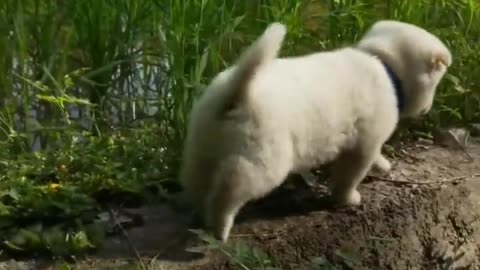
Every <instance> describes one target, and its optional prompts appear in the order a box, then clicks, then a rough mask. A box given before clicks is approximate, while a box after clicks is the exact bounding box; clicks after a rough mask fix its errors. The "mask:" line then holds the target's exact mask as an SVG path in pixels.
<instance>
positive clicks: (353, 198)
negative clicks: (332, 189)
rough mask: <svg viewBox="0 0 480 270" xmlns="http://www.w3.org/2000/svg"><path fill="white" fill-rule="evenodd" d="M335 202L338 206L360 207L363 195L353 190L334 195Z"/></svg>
mask: <svg viewBox="0 0 480 270" xmlns="http://www.w3.org/2000/svg"><path fill="white" fill-rule="evenodd" d="M332 195H333V200H334V202H335V204H337V205H344V206H357V205H360V203H361V202H362V195H360V192H358V190H356V189H353V190H351V191H349V192H346V193H342V194H335V193H334V194H332Z"/></svg>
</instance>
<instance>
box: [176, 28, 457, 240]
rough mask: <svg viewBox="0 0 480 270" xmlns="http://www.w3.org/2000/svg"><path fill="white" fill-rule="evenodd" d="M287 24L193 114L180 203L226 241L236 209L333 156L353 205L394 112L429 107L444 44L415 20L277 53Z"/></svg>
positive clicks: (267, 35) (220, 78)
mask: <svg viewBox="0 0 480 270" xmlns="http://www.w3.org/2000/svg"><path fill="white" fill-rule="evenodd" d="M285 33H286V30H285V27H284V26H283V25H281V24H279V23H274V24H272V25H270V26H269V27H268V28H267V29H266V31H265V32H264V33H263V35H262V36H261V37H260V38H259V39H258V40H257V41H256V42H255V43H254V44H252V45H251V46H250V47H249V48H248V49H247V50H246V51H245V52H244V53H243V54H242V56H241V57H240V59H239V60H238V62H237V63H236V64H235V65H234V66H232V67H230V68H228V69H226V70H225V71H223V72H221V73H220V74H218V75H217V76H216V78H214V79H213V81H212V82H211V84H210V85H209V87H208V88H207V89H206V90H205V93H204V94H203V96H202V97H201V98H200V99H199V100H198V102H197V103H196V104H195V105H194V108H193V110H192V114H191V118H190V123H189V127H188V134H187V138H186V142H185V149H184V154H183V164H182V169H181V172H180V181H181V183H182V185H183V187H184V192H183V194H182V195H183V199H185V200H187V201H188V202H189V204H190V205H191V206H192V207H194V209H195V210H196V212H197V213H198V214H199V215H200V216H201V217H203V219H204V223H205V224H204V225H206V227H207V228H209V229H210V230H212V231H213V233H214V235H215V236H216V237H218V238H220V239H221V240H222V241H226V240H227V239H228V236H229V232H230V230H231V227H232V225H233V223H234V219H235V216H236V215H237V213H238V211H239V210H240V208H241V207H242V206H243V205H244V204H245V203H247V202H248V201H250V200H253V199H257V198H260V197H263V196H265V195H266V194H268V193H270V192H271V191H272V190H273V189H274V188H276V187H277V186H279V185H280V184H281V183H282V182H283V181H284V180H285V178H286V176H287V174H288V173H289V172H302V171H305V170H308V169H310V168H312V167H316V166H319V165H321V164H324V163H326V162H330V161H333V162H334V163H333V168H332V182H333V186H332V189H331V192H332V198H334V199H335V200H336V201H337V202H339V203H342V204H350V205H357V204H359V203H360V201H361V196H360V194H359V192H358V191H357V189H356V187H357V185H358V184H359V183H360V182H361V181H362V179H363V178H364V177H365V175H366V174H367V172H368V171H369V170H370V168H371V165H372V164H376V165H377V166H378V167H379V168H381V169H383V170H389V168H390V163H389V162H388V160H387V159H385V158H384V157H383V156H382V155H381V147H382V145H383V144H384V143H385V141H386V140H387V139H388V138H389V137H390V136H391V134H392V133H393V131H394V129H395V127H396V125H397V122H398V120H399V117H402V116H404V117H415V116H419V115H422V114H425V113H427V112H428V111H429V109H430V107H431V105H432V101H433V97H434V93H435V91H436V90H435V89H436V86H437V84H438V83H439V82H440V80H441V78H442V77H443V75H444V73H445V72H446V70H447V67H448V66H450V64H451V61H452V60H451V54H450V52H449V50H448V49H447V48H446V47H445V46H444V45H443V44H442V42H441V41H439V40H438V39H437V38H436V37H435V36H433V35H431V34H430V33H428V32H427V31H425V30H423V29H421V28H418V27H416V26H413V25H410V24H406V23H401V22H395V21H381V22H378V23H376V24H375V25H374V26H373V27H372V28H371V29H370V30H369V31H368V32H367V34H366V35H365V36H364V37H363V39H362V40H361V41H360V42H359V43H358V44H357V45H356V46H354V47H349V48H342V49H338V50H334V51H331V52H322V53H315V54H310V55H306V56H300V57H290V58H277V53H278V51H279V50H280V48H281V44H282V41H283V39H284V36H285Z"/></svg>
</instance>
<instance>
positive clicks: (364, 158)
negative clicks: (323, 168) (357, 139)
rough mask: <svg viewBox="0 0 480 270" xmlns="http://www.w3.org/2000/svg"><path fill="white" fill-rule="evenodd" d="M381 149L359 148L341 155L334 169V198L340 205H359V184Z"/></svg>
mask: <svg viewBox="0 0 480 270" xmlns="http://www.w3.org/2000/svg"><path fill="white" fill-rule="evenodd" d="M379 149H380V148H379V147H375V148H373V149H372V148H370V147H367V146H359V147H357V148H356V149H353V150H350V151H346V152H344V153H342V154H340V157H339V158H338V159H337V160H336V161H335V162H334V164H333V167H332V176H331V177H332V178H331V179H332V185H333V188H332V197H333V199H334V200H335V201H336V202H337V203H340V204H348V205H359V204H360V202H361V195H360V193H359V192H358V191H357V186H358V184H359V183H360V182H361V181H362V180H363V178H364V177H365V176H366V175H367V173H368V171H369V170H370V168H371V166H372V164H373V163H374V162H375V161H376V158H377V157H378V156H379V153H380V152H379Z"/></svg>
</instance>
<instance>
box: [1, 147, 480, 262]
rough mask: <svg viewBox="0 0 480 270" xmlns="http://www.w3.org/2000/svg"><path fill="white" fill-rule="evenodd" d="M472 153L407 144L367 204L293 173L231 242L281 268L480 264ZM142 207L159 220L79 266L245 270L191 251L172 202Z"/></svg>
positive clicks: (477, 150) (366, 190) (369, 189)
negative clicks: (338, 201)
mask: <svg viewBox="0 0 480 270" xmlns="http://www.w3.org/2000/svg"><path fill="white" fill-rule="evenodd" d="M467 151H468V153H469V155H470V156H471V157H472V158H473V161H472V160H469V159H468V158H467V156H466V155H465V153H464V152H462V151H459V150H451V149H446V148H443V147H440V146H436V145H433V143H431V142H428V141H423V142H417V143H415V144H413V145H410V146H408V147H406V148H405V149H404V151H403V153H402V154H401V155H400V156H398V157H397V158H395V159H393V160H392V159H391V160H392V165H393V170H392V172H391V173H389V174H388V175H375V173H372V174H371V176H369V177H368V178H367V179H366V180H365V181H364V182H363V183H362V184H361V185H360V187H359V191H360V192H361V194H362V198H363V204H362V205H361V206H360V207H347V208H338V209H334V208H332V207H331V206H330V204H329V203H328V200H327V199H326V196H325V194H326V193H325V188H324V187H323V186H322V185H321V181H320V185H318V186H316V187H311V186H308V185H306V184H304V182H303V181H301V180H295V179H293V180H291V181H288V182H287V183H286V184H285V185H284V186H282V187H281V188H279V189H278V190H276V191H275V192H274V193H272V194H271V195H269V196H268V197H266V198H264V199H261V200H259V201H257V202H254V203H251V204H249V205H247V207H245V208H244V209H243V210H242V212H241V213H240V215H239V217H238V220H237V222H236V225H235V226H234V229H233V231H232V236H231V240H230V241H232V242H233V241H237V240H242V241H247V242H248V243H250V244H252V245H253V246H256V247H259V248H261V249H263V250H264V251H266V252H267V253H268V254H269V255H270V256H271V257H273V258H274V259H275V260H276V261H277V262H278V263H279V264H280V265H281V267H282V269H292V268H291V265H292V264H296V265H302V264H304V263H305V262H306V261H308V260H310V259H311V258H313V257H317V256H320V255H324V256H325V257H326V258H327V259H329V260H330V261H332V262H336V263H339V264H342V263H343V261H342V260H341V259H339V257H338V256H337V255H335V253H336V252H337V251H339V250H341V251H344V252H350V253H352V254H355V256H356V257H357V258H359V263H358V264H356V265H355V266H354V267H351V268H347V267H345V269H352V268H353V269H395V270H402V269H442V270H447V269H449V270H450V269H455V270H460V269H480V161H479V160H480V140H479V139H475V140H473V141H471V142H470V144H469V146H468V149H467ZM142 211H146V213H145V216H146V217H150V218H149V219H148V218H147V221H146V224H145V225H144V226H143V227H141V228H134V229H131V230H129V231H128V232H127V233H128V236H129V237H128V242H127V241H126V240H122V239H120V238H118V239H113V240H111V241H109V243H108V244H107V245H106V247H105V248H104V250H103V251H101V252H100V253H99V254H97V255H95V256H94V257H92V258H91V259H89V260H86V261H83V262H82V263H79V264H78V269H86V268H90V269H97V268H98V269H121V268H119V265H118V264H115V263H114V264H112V265H117V266H111V267H107V266H106V264H105V263H106V262H119V261H123V260H124V259H125V258H126V257H129V258H133V259H134V258H135V256H137V255H134V252H133V250H134V251H135V252H138V253H139V255H138V256H141V257H144V258H152V257H153V256H156V258H155V260H154V262H155V263H154V264H152V263H151V264H150V265H157V266H156V268H154V269H202V270H207V269H208V270H215V269H241V268H239V267H238V266H236V265H234V264H233V263H231V262H230V261H228V260H226V259H224V258H223V257H219V256H214V255H207V256H203V255H201V254H197V253H191V252H187V251H185V243H187V242H188V237H189V236H188V234H187V233H186V228H187V225H186V223H187V220H188V218H186V217H185V216H182V215H180V214H178V213H175V212H174V211H172V210H171V209H170V208H169V207H168V206H165V205H162V206H155V207H151V208H146V209H144V210H142ZM100 262H101V263H100ZM100 265H103V266H102V267H100ZM0 269H2V268H1V267H0ZM5 269H7V268H5ZM9 269H10V268H9ZM34 269H48V267H46V266H41V265H39V264H37V265H36V268H34Z"/></svg>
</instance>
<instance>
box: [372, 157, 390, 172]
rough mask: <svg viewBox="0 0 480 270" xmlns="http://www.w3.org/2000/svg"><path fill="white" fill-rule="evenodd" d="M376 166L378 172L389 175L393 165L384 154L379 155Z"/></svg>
mask: <svg viewBox="0 0 480 270" xmlns="http://www.w3.org/2000/svg"><path fill="white" fill-rule="evenodd" d="M374 165H375V167H376V168H377V170H380V171H381V172H383V173H387V172H389V171H390V170H391V169H392V165H391V163H390V161H388V159H387V158H386V157H385V156H384V155H382V154H379V155H378V156H377V158H376V159H375V162H374Z"/></svg>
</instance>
